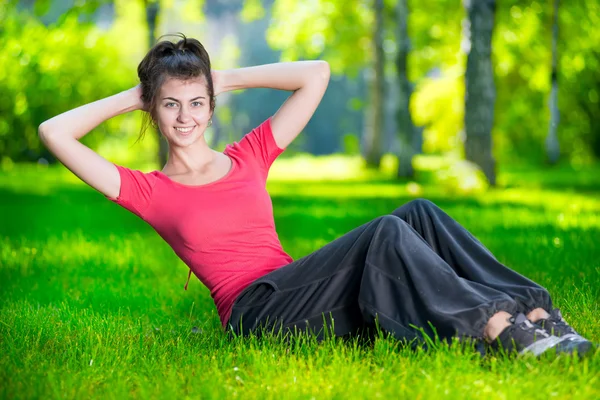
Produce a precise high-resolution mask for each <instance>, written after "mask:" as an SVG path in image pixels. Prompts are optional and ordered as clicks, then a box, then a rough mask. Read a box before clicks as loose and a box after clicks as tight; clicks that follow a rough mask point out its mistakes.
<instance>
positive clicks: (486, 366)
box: [0, 160, 600, 399]
mask: <svg viewBox="0 0 600 400" xmlns="http://www.w3.org/2000/svg"><path fill="white" fill-rule="evenodd" d="M285 167H286V164H285V162H283V160H282V163H279V162H278V163H276V164H275V166H274V169H275V171H274V173H273V177H274V178H277V177H278V176H282V175H284V174H282V170H284V169H285ZM499 181H500V182H501V184H502V186H503V187H502V188H501V189H495V190H491V191H489V192H486V193H479V194H470V195H458V196H449V195H448V194H447V192H446V191H445V190H443V189H440V187H439V186H437V185H435V184H429V185H423V186H418V185H415V184H399V183H394V182H391V181H388V180H386V179H372V180H369V179H367V178H364V177H363V178H361V179H354V181H347V180H331V181H311V180H309V179H308V178H306V177H303V178H302V179H300V178H298V180H294V179H281V180H278V179H273V180H271V181H270V182H269V186H268V188H269V191H270V192H271V194H272V198H273V204H274V209H275V220H276V225H277V230H278V233H279V236H280V239H281V242H282V244H283V246H284V249H285V250H286V251H287V252H288V253H289V254H290V255H291V256H292V257H293V258H294V259H297V258H299V257H301V256H303V255H305V254H307V253H309V252H311V251H313V250H316V249H318V248H320V247H321V246H323V245H324V244H326V243H328V242H330V241H331V240H333V239H335V238H336V237H338V236H340V235H342V234H344V233H345V232H347V231H349V230H351V229H352V228H354V227H356V226H358V225H360V224H362V223H365V222H367V221H369V220H371V219H373V218H375V217H377V216H379V215H382V214H385V213H389V212H391V211H392V210H393V209H395V208H396V207H398V206H400V205H401V204H403V203H405V202H407V201H410V200H411V199H413V198H415V197H425V198H428V199H430V200H432V201H434V202H435V203H436V204H438V205H439V206H440V207H441V208H442V209H444V210H445V211H446V212H447V213H449V214H450V215H451V216H452V217H454V218H455V219H457V220H458V221H459V222H460V223H462V224H463V225H464V226H465V227H467V229H469V230H470V231H471V232H472V233H473V234H474V235H475V236H476V237H478V238H479V239H480V240H481V241H482V242H483V243H484V244H485V245H486V246H487V247H488V248H489V249H490V250H491V251H492V252H493V253H494V254H495V255H496V256H497V258H498V259H499V260H500V261H502V262H503V263H505V264H506V265H508V266H510V267H511V268H513V269H515V270H517V271H519V272H520V273H522V274H524V275H526V276H528V277H530V278H532V279H533V280H535V281H537V282H538V283H540V284H542V285H543V286H545V287H546V288H547V289H548V290H549V291H550V293H551V294H552V296H553V299H554V302H555V305H556V306H558V307H560V308H561V309H562V311H563V314H564V315H565V317H566V318H567V319H568V320H569V321H570V322H571V323H572V325H573V326H574V327H575V328H576V329H577V330H578V331H579V332H580V333H581V334H583V335H584V336H586V337H588V338H590V339H591V340H593V341H595V342H597V343H598V342H600V244H599V243H600V168H599V167H596V168H593V169H587V170H573V169H571V168H569V167H560V168H556V169H554V170H551V171H541V170H536V169H532V168H520V169H519V168H516V167H512V168H511V169H504V170H501V171H500V176H499ZM186 278H187V267H186V266H185V265H184V264H183V263H182V262H181V261H180V260H178V259H177V257H176V256H175V255H174V254H173V252H172V251H171V249H170V248H169V247H168V246H167V245H166V244H165V243H163V242H162V240H161V239H160V237H158V235H157V234H156V233H155V232H154V231H153V230H152V228H150V227H149V226H148V225H147V224H146V223H145V222H143V221H141V220H138V219H137V217H135V216H133V215H131V214H129V213H128V212H127V211H125V210H123V209H121V208H119V207H118V206H117V205H115V204H113V203H111V202H109V201H107V200H106V199H104V198H103V196H101V195H100V194H98V193H97V192H95V191H94V190H92V189H90V188H88V187H86V186H85V185H83V184H81V183H79V182H77V180H76V179H74V178H73V176H72V175H70V173H68V172H67V171H65V170H64V169H63V168H59V167H51V168H45V167H39V166H11V167H10V168H5V170H3V171H0V397H1V398H2V399H16V398H69V399H70V398H89V397H92V398H102V399H105V398H108V399H110V398H115V399H120V398H126V397H129V398H285V399H296V398H301V399H309V398H339V399H355V398H356V399H359V398H422V399H425V398H431V399H437V398H442V397H443V398H459V397H460V398H464V399H467V398H489V399H512V398H528V399H529V398H540V399H548V398H554V397H556V398H577V399H598V398H600V351H596V353H595V354H592V355H590V356H588V357H586V358H583V359H578V358H570V357H557V358H543V359H539V360H538V359H532V358H520V359H510V358H506V357H504V356H487V357H485V358H483V359H482V358H480V356H479V355H478V354H477V353H475V352H474V351H472V350H469V349H468V348H467V349H464V348H462V349H461V348H460V347H447V346H438V347H437V348H433V349H430V350H429V351H421V350H418V351H412V350H410V349H407V348H403V347H401V346H399V345H398V343H397V342H396V341H395V340H394V339H392V338H389V337H386V336H385V334H383V333H382V334H381V335H380V336H379V337H378V338H376V339H375V340H374V341H372V342H368V343H364V342H358V341H355V340H350V341H342V340H340V339H335V338H330V339H327V340H325V341H323V342H321V343H317V342H316V341H315V340H314V339H312V338H310V337H298V338H294V339H293V340H292V341H290V342H284V341H281V340H280V339H278V338H263V339H260V340H258V339H255V338H234V339H228V338H227V337H226V336H225V335H224V334H223V332H222V330H221V327H220V324H219V320H218V317H217V314H216V311H215V308H214V305H213V303H212V300H211V298H210V295H209V293H208V290H207V289H206V288H204V287H203V286H202V284H201V283H200V282H199V281H197V280H192V281H191V282H190V285H189V288H188V291H184V290H183V286H184V284H185V281H186Z"/></svg>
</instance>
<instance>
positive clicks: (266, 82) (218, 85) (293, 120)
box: [213, 60, 329, 149]
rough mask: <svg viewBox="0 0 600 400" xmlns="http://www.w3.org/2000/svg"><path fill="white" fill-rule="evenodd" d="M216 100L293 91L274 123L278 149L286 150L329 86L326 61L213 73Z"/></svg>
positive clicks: (277, 113) (277, 64)
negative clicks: (242, 92) (256, 91)
mask: <svg viewBox="0 0 600 400" xmlns="http://www.w3.org/2000/svg"><path fill="white" fill-rule="evenodd" d="M213 78H214V84H215V96H216V95H218V94H219V93H223V92H228V91H230V90H237V89H249V88H271V89H280V90H289V91H293V92H294V93H292V95H291V96H290V97H288V99H287V100H286V101H285V102H284V103H283V105H282V106H281V107H280V108H279V110H278V111H277V112H276V113H275V114H274V115H273V117H272V119H271V129H272V130H273V137H274V138H275V143H277V146H279V147H280V148H282V149H284V148H286V147H287V146H288V145H289V144H290V143H291V142H292V141H293V140H294V139H295V138H296V136H298V134H299V133H300V132H302V129H304V127H305V126H306V124H307V123H308V121H309V120H310V118H311V117H312V115H313V114H314V112H315V110H316V109H317V106H318V105H319V103H320V102H321V98H323V94H325V90H326V89H327V84H328V83H329V64H327V62H326V61H320V60H317V61H297V62H285V63H276V64H266V65H259V66H256V67H247V68H238V69H232V70H223V71H213Z"/></svg>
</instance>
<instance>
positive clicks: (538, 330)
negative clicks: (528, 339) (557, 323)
mask: <svg viewBox="0 0 600 400" xmlns="http://www.w3.org/2000/svg"><path fill="white" fill-rule="evenodd" d="M510 322H511V323H513V324H514V323H515V322H516V318H515V317H512V318H510ZM521 325H522V326H525V328H521V329H523V330H524V331H530V332H531V333H533V334H534V335H540V336H542V337H550V334H549V333H548V332H547V331H546V330H545V329H543V328H542V327H541V326H539V325H537V324H533V323H532V322H531V321H529V320H528V319H526V320H524V321H522V322H521Z"/></svg>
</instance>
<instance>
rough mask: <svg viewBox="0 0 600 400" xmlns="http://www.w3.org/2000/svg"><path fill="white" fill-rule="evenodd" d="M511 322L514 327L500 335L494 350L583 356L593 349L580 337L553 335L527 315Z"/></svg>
mask: <svg viewBox="0 0 600 400" xmlns="http://www.w3.org/2000/svg"><path fill="white" fill-rule="evenodd" d="M509 322H511V323H512V325H510V326H508V327H506V328H505V329H504V330H503V331H502V332H501V333H500V335H498V337H497V338H496V341H495V342H494V343H493V344H492V348H494V349H496V350H501V349H502V350H504V351H506V352H508V353H510V352H515V351H516V352H517V353H519V354H533V355H534V356H539V355H541V354H542V353H545V352H548V351H552V352H555V353H569V354H571V353H574V352H577V353H578V354H580V355H582V354H584V353H587V352H588V351H590V350H591V349H592V347H593V345H592V343H591V342H589V341H587V340H585V339H583V338H582V337H581V336H578V335H572V334H570V335H565V336H563V337H558V336H554V335H551V334H549V333H548V332H547V331H546V330H545V329H543V328H542V327H541V326H539V325H537V324H534V323H532V322H531V321H529V320H528V319H527V317H526V316H525V314H517V315H516V316H514V317H511V318H510V319H509Z"/></svg>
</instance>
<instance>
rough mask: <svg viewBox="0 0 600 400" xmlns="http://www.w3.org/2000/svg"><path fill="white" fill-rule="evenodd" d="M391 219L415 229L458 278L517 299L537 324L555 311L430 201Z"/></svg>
mask: <svg viewBox="0 0 600 400" xmlns="http://www.w3.org/2000/svg"><path fill="white" fill-rule="evenodd" d="M392 215H395V216H397V217H399V218H401V219H402V220H404V221H406V222H407V223H408V224H409V225H410V226H412V227H413V228H414V229H415V230H416V231H417V232H418V233H419V235H421V236H422V237H423V239H425V241H426V242H427V243H428V244H429V246H430V247H431V248H432V249H433V251H435V252H436V253H437V254H438V255H439V256H440V257H441V258H442V259H443V260H444V261H445V262H446V263H447V264H448V265H449V266H450V267H452V269H454V271H456V273H457V274H458V275H459V276H461V277H463V278H466V279H468V280H470V281H472V282H477V283H480V284H482V285H485V286H488V287H491V288H494V289H496V290H498V291H501V292H504V293H506V294H508V295H509V296H510V297H512V298H513V299H515V300H516V301H517V304H518V306H519V307H518V311H519V312H522V313H524V314H527V313H530V314H531V316H532V318H533V319H534V320H535V319H538V318H540V317H544V316H545V312H543V310H547V311H550V310H552V300H551V298H550V294H549V293H548V291H547V290H546V289H545V288H543V287H541V286H540V285H538V284H536V283H535V282H533V281H531V280H530V279H527V278H526V277H524V276H523V275H520V274H519V273H517V272H515V271H513V270H511V269H509V268H507V267H506V266H504V265H503V264H502V263H500V262H499V261H498V260H497V259H496V258H495V257H494V256H493V255H492V253H491V252H490V251H489V250H488V249H486V248H485V247H484V245H483V244H481V242H479V241H478V240H477V239H476V238H475V237H474V236H473V235H472V234H471V233H469V232H468V231H467V230H466V229H465V228H464V227H462V226H461V225H460V224H459V223H458V222H457V221H455V220H454V219H452V218H451V217H450V216H449V215H448V214H446V213H445V212H444V211H442V210H441V209H440V208H439V207H438V206H436V205H435V204H434V203H432V202H431V201H429V200H425V199H417V200H413V201H411V202H409V203H406V204H404V205H403V206H401V207H399V208H397V209H396V210H395V211H394V212H393V213H392ZM539 308H541V309H543V310H539ZM536 309H537V310H536ZM532 310H536V311H535V312H533V313H532ZM546 315H547V314H546Z"/></svg>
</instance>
